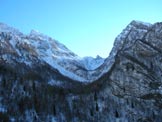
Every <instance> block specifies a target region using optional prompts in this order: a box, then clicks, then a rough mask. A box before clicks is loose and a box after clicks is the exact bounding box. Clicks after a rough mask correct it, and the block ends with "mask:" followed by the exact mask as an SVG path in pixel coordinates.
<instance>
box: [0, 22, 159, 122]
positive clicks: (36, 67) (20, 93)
mask: <svg viewBox="0 0 162 122" xmlns="http://www.w3.org/2000/svg"><path fill="white" fill-rule="evenodd" d="M161 57H162V23H155V24H148V23H144V22H140V21H132V22H131V23H130V24H129V25H128V26H127V27H126V28H125V29H124V30H123V31H122V32H121V33H120V34H119V35H118V36H117V37H116V39H115V42H114V47H113V49H112V51H111V52H110V55H109V57H108V58H106V59H103V58H101V57H99V56H98V57H96V58H92V57H84V58H81V57H79V56H77V55H76V54H74V53H73V52H72V51H70V50H69V49H68V48H67V47H65V46H64V45H63V44H61V43H59V42H58V41H56V40H54V39H52V38H50V37H48V36H46V35H44V34H41V33H39V32H36V31H31V33H30V34H29V35H24V34H22V33H21V32H19V31H18V30H16V29H14V28H12V27H9V26H7V25H5V24H0V120H3V121H12V122H17V121H25V122H31V121H33V122H42V121H46V122H118V121H120V122H160V121H162V116H161V115H162V109H161V108H162V78H161V76H162V65H161V61H162V60H161Z"/></svg>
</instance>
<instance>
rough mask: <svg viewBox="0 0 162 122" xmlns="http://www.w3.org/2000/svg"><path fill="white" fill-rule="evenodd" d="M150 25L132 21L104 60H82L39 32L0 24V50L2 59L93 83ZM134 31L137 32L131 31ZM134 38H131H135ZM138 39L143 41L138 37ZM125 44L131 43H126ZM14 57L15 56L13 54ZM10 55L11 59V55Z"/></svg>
mask: <svg viewBox="0 0 162 122" xmlns="http://www.w3.org/2000/svg"><path fill="white" fill-rule="evenodd" d="M151 26H152V25H151V24H147V23H143V22H139V21H132V22H131V23H130V24H129V25H128V26H127V27H126V29H124V30H123V32H122V33H121V34H120V35H119V36H118V37H117V38H116V40H115V43H114V47H113V49H112V51H111V53H110V56H109V57H108V58H107V59H103V58H101V57H99V56H98V57H96V58H92V57H84V58H81V57H79V56H77V55H76V54H75V53H73V52H72V51H70V50H69V49H68V48H67V47H66V46H64V45H63V44H61V43H59V42H58V41H56V40H54V39H52V38H51V37H48V36H46V35H44V34H42V33H39V32H37V31H34V30H32V31H31V33H30V34H29V35H25V34H22V33H21V32H19V31H18V30H16V29H14V28H12V27H9V26H7V25H5V24H2V23H0V38H1V42H0V47H1V53H2V54H1V57H2V59H3V60H5V61H8V62H12V63H14V61H13V60H11V59H14V60H16V61H17V62H19V63H25V64H26V65H27V66H29V67H32V66H33V65H35V64H37V63H38V62H39V63H42V62H43V63H46V64H48V65H49V66H51V67H52V68H53V69H56V70H58V71H59V73H61V74H62V75H63V76H66V77H68V78H70V79H72V80H75V81H78V82H86V83H87V82H93V81H95V80H97V79H99V78H100V77H101V76H102V75H104V74H105V73H107V72H108V71H109V70H110V69H111V68H112V66H113V64H114V62H115V57H116V55H117V53H119V52H120V50H121V49H122V48H123V46H125V47H126V43H127V41H126V40H124V38H128V39H129V36H130V35H131V37H132V36H133V35H135V36H136V37H138V36H137V35H139V36H140V35H142V34H141V33H143V34H144V33H146V32H147V30H148V28H149V27H151ZM133 30H136V31H133ZM136 37H134V38H136ZM138 38H142V36H141V37H138ZM128 43H132V44H133V43H134V42H131V41H128ZM13 54H14V55H13ZM11 55H12V56H11Z"/></svg>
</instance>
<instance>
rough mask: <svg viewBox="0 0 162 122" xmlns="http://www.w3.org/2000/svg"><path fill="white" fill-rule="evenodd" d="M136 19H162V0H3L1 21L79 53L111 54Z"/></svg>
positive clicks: (146, 20)
mask: <svg viewBox="0 0 162 122" xmlns="http://www.w3.org/2000/svg"><path fill="white" fill-rule="evenodd" d="M132 20H140V21H145V22H150V23H154V22H158V21H162V0H1V1H0V22H3V23H6V24H8V25H10V26H13V27H15V28H17V29H19V30H20V31H22V32H24V33H26V34H28V33H29V32H30V30H31V29H35V30H38V31H40V32H42V33H45V34H46V35H49V36H51V37H52V38H54V39H56V40H58V41H60V42H61V43H63V44H65V45H66V46H67V47H68V48H69V49H70V50H72V51H73V52H75V53H76V54H78V55H79V56H93V57H95V56H96V55H100V56H102V57H107V56H108V55H109V52H110V50H111V49H112V46H113V42H114V39H115V37H116V36H117V35H118V34H119V33H120V32H121V31H122V30H123V29H124V28H125V27H126V25H127V24H129V23H130V22H131V21H132Z"/></svg>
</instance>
